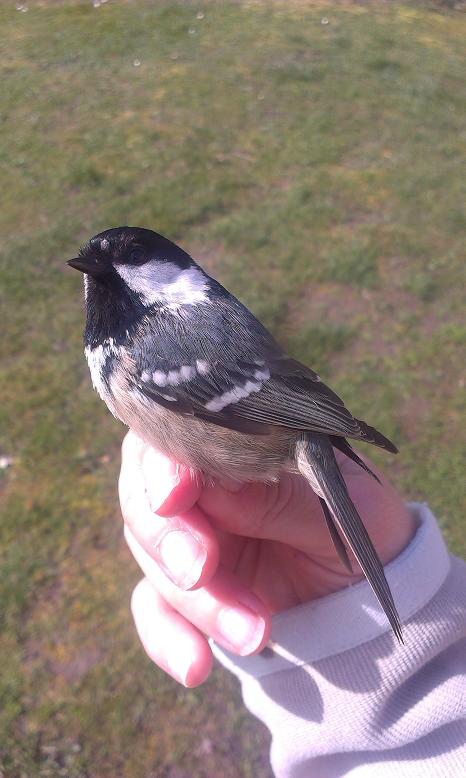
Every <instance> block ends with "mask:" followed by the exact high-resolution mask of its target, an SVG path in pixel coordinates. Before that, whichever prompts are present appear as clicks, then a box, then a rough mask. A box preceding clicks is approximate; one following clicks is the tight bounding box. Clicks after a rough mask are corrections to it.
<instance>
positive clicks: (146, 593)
mask: <svg viewBox="0 0 466 778" xmlns="http://www.w3.org/2000/svg"><path fill="white" fill-rule="evenodd" d="M131 611H132V613H133V618H134V622H135V625H136V629H137V632H138V635H139V638H140V640H141V643H142V645H143V646H144V650H145V651H146V653H147V655H148V656H149V657H150V659H152V661H153V662H155V664H156V665H158V666H159V667H160V668H161V669H162V670H165V672H166V673H168V674H169V675H171V676H172V678H174V679H175V681H178V682H179V683H182V684H183V685H184V686H187V687H193V686H199V684H201V683H203V682H204V681H205V680H206V678H207V677H208V675H209V674H210V671H211V669H212V661H213V657H212V651H211V649H210V646H209V644H208V642H207V640H206V638H205V637H204V636H203V635H201V633H200V632H199V630H197V629H196V628H195V627H193V625H192V624H190V623H189V621H187V620H186V619H185V618H183V616H181V615H180V614H179V613H177V612H176V611H175V610H174V609H173V608H172V607H171V606H170V605H169V604H168V603H167V602H166V601H165V600H164V599H163V598H162V597H161V596H160V594H159V593H158V592H157V591H156V589H154V588H153V587H152V586H151V585H150V583H149V581H148V580H147V578H143V579H142V581H140V582H139V583H138V585H137V586H136V588H135V589H134V592H133V596H132V598H131Z"/></svg>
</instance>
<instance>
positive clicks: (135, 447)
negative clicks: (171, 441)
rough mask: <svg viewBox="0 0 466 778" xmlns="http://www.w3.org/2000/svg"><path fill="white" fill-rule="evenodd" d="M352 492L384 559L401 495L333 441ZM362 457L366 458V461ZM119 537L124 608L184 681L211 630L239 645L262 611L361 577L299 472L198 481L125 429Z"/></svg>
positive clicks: (265, 625)
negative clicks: (125, 579) (127, 595)
mask: <svg viewBox="0 0 466 778" xmlns="http://www.w3.org/2000/svg"><path fill="white" fill-rule="evenodd" d="M337 458H338V461H339V465H340V468H341V470H342V473H343V476H344V478H345V481H346V483H347V486H348V490H349V493H350V495H351V498H352V500H353V502H354V504H355V506H356V508H357V510H358V512H359V513H360V515H361V517H362V519H363V520H364V523H365V524H366V527H367V529H368V531H369V534H370V535H371V538H372V541H373V543H374V545H375V547H376V549H377V552H378V554H379V556H380V558H381V560H382V562H383V563H384V564H386V563H387V562H389V561H390V560H391V559H393V558H394V557H396V556H397V555H398V554H399V553H400V551H401V550H402V549H403V548H404V547H405V546H406V545H407V543H408V542H409V540H410V539H411V537H412V535H413V534H414V526H413V520H412V518H411V516H410V514H409V513H408V511H407V510H406V508H405V506H404V504H403V502H402V500H401V498H400V496H399V495H398V493H397V492H396V491H395V490H394V489H393V487H392V486H391V485H390V484H389V483H388V482H387V481H386V479H384V478H383V476H382V475H381V474H380V473H377V474H378V476H379V478H380V479H381V481H382V485H380V484H378V483H377V482H376V481H375V479H373V478H372V477H371V476H369V475H368V474H367V473H365V472H364V471H363V470H362V469H361V468H360V467H358V466H357V465H355V464H354V463H353V462H352V461H351V460H350V459H348V458H347V457H346V456H344V455H340V454H339V452H337ZM371 467H373V465H371ZM119 490H120V501H121V508H122V513H123V517H124V520H125V538H126V540H127V543H128V545H129V548H130V550H131V552H132V554H133V556H134V558H135V559H136V562H137V563H138V564H139V566H140V567H141V570H142V571H143V573H144V575H145V578H144V579H143V580H142V581H140V583H139V584H138V585H137V586H136V588H135V590H134V592H133V597H132V611H133V616H134V619H135V623H136V628H137V630H138V633H139V636H140V638H141V641H142V643H143V645H144V648H145V650H146V652H147V653H148V655H149V656H150V657H151V659H152V660H153V661H154V662H155V663H156V664H158V665H159V666H160V667H161V668H163V669H164V670H165V671H166V672H168V673H169V674H170V675H171V676H172V677H173V678H175V679H176V680H178V681H180V682H181V683H183V684H184V685H186V686H197V685H198V684H200V683H202V682H203V681H204V680H205V679H206V678H207V676H208V675H209V672H210V670H211V666H212V651H211V648H210V646H209V643H208V638H209V637H212V638H214V640H215V641H216V642H218V643H219V644H220V645H222V646H224V647H225V648H227V649H228V650H230V651H232V652H234V653H236V654H239V655H242V656H245V655H248V654H252V653H256V652H258V651H260V650H261V649H262V648H263V647H264V646H265V644H266V643H267V640H268V638H269V634H270V629H271V616H272V614H274V613H277V612H280V611H282V610H286V609H288V608H291V607H293V606H294V605H298V604H299V603H303V602H307V601H309V600H312V599H315V598H317V597H322V596H324V595H326V594H329V593H331V592H334V591H337V590H338V589H341V588H343V587H345V586H347V585H348V584H349V583H354V582H355V581H358V580H360V579H361V577H362V574H361V570H360V569H359V567H358V565H357V562H356V561H355V559H354V557H353V555H352V554H351V553H350V558H351V561H352V564H353V574H350V573H349V572H348V571H347V570H346V568H345V567H344V566H343V565H342V563H341V562H340V560H339V558H338V556H337V554H336V552H335V549H334V547H333V544H332V541H331V539H330V536H329V534H328V530H327V526H326V523H325V520H324V517H323V513H322V509H321V507H320V503H319V500H318V498H317V496H316V495H315V494H314V492H313V491H312V490H311V488H310V487H309V485H308V484H307V482H306V481H305V480H304V479H303V478H302V477H301V476H299V475H290V474H287V473H284V474H283V476H282V477H281V478H280V481H279V482H278V483H276V484H261V483H254V484H247V485H244V486H240V485H238V484H236V483H234V482H232V483H230V484H217V483H216V484H214V485H210V486H209V485H203V484H202V482H201V480H200V479H199V478H197V477H196V476H195V474H193V473H192V472H190V471H189V470H188V469H186V468H184V467H182V466H179V465H177V464H176V463H173V462H171V461H170V460H168V459H167V458H166V457H164V456H163V455H162V454H161V453H160V452H158V451H155V450H154V449H152V448H150V447H149V446H148V445H146V444H145V443H143V442H142V441H141V440H139V439H138V438H137V437H136V436H135V435H134V433H132V432H129V433H128V434H127V435H126V438H125V440H124V442H123V454H122V468H121V474H120V482H119Z"/></svg>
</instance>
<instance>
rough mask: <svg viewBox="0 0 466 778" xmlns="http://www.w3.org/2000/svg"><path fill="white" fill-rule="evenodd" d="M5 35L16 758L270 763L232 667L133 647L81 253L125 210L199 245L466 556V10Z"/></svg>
mask: <svg viewBox="0 0 466 778" xmlns="http://www.w3.org/2000/svg"><path fill="white" fill-rule="evenodd" d="M199 12H202V13H203V14H204V17H203V18H202V19H199V18H197V14H198V13H199ZM323 17H327V18H328V19H329V23H328V24H322V23H321V20H322V18H323ZM0 28H1V36H2V40H1V44H0V45H1V49H0V53H1V56H0V67H1V71H2V73H1V76H2V84H3V89H2V93H1V97H0V101H1V102H0V115H1V141H0V142H1V145H0V168H1V174H2V208H1V209H0V229H1V234H2V243H3V252H2V268H1V281H2V283H1V287H2V289H1V309H2V338H1V351H2V354H1V388H2V403H1V405H0V430H1V439H0V455H7V456H10V457H12V458H13V465H12V466H11V467H10V468H8V469H7V470H5V471H3V473H2V477H1V480H0V495H1V500H2V509H1V519H0V564H1V576H0V620H1V636H0V652H1V655H2V665H1V668H0V699H1V700H2V706H1V711H0V772H1V771H3V775H4V776H5V777H6V778H16V777H18V778H19V776H27V777H28V778H33V777H34V776H57V775H66V776H71V778H74V777H76V778H78V777H79V778H84V777H87V776H90V778H105V776H109V777H110V776H112V777H113V776H119V778H150V777H151V776H154V777H155V776H157V778H165V777H166V778H175V776H176V778H183V777H184V776H193V775H195V776H196V778H197V777H198V776H199V778H203V777H205V778H211V777H212V776H218V775H222V776H225V778H237V777H238V776H241V778H243V777H244V778H249V776H251V777H252V776H254V778H264V777H265V776H268V775H269V774H270V773H269V768H268V766H267V742H268V740H267V735H266V734H265V732H264V731H263V729H262V728H261V727H260V726H259V725H258V724H256V723H255V722H254V721H253V720H252V719H251V718H250V717H249V716H247V715H246V713H244V711H243V709H242V706H241V703H240V701H239V696H238V692H237V689H236V685H235V684H234V682H233V681H232V680H231V679H229V678H228V677H227V676H226V675H225V674H223V673H222V672H220V671H217V672H216V674H215V676H214V677H213V679H212V680H211V681H209V683H208V684H207V685H206V686H205V687H203V688H201V689H199V690H197V691H190V692H187V691H185V690H181V689H179V688H177V686H176V685H175V683H174V682H172V681H170V680H169V679H167V678H166V677H164V676H163V674H162V673H161V672H159V671H157V670H155V669H154V668H153V666H151V664H150V662H149V660H147V659H146V658H145V657H144V656H143V653H142V651H141V649H140V647H139V645H138V641H137V639H136V637H135V635H134V632H133V628H132V625H131V620H130V616H129V611H128V600H129V595H130V591H131V586H132V584H133V583H134V582H135V581H136V579H137V571H136V569H135V566H134V564H133V563H132V562H131V561H130V559H129V555H128V553H127V551H126V550H125V548H124V546H123V543H122V536H121V526H120V520H119V514H118V507H117V502H116V487H115V483H116V478H117V472H118V459H119V442H120V439H121V437H122V432H123V430H122V428H121V426H119V425H118V424H117V423H116V422H115V421H114V420H112V418H111V417H110V415H109V414H108V413H107V412H106V411H105V408H104V406H103V405H102V404H101V402H100V401H99V400H98V398H97V397H96V396H95V395H94V394H93V393H92V390H91V387H90V381H89V377H88V374H87V368H86V365H85V363H84V359H83V356H82V343H81V331H82V323H83V310H82V292H81V287H80V282H79V279H78V278H77V277H76V274H74V273H72V272H70V271H69V270H68V269H66V268H65V267H64V261H65V260H66V259H67V258H68V257H71V256H74V254H75V252H76V250H77V248H78V246H79V245H80V244H82V243H83V242H84V241H85V240H86V239H87V238H88V237H89V236H90V235H92V234H94V233H96V232H98V231H99V230H102V229H104V228H106V227H109V226H116V225H118V224H137V225H144V226H149V227H153V228H155V229H157V230H158V231H160V232H162V233H165V234H167V235H168V236H170V237H172V238H174V239H176V240H179V241H180V242H181V243H182V244H183V245H184V246H185V247H186V248H187V249H188V250H190V251H191V252H192V253H193V254H194V255H195V256H196V257H197V258H198V259H199V260H200V261H201V262H204V264H205V266H206V267H207V268H208V269H209V270H211V271H212V272H214V273H215V274H217V275H218V276H219V278H220V279H221V280H222V281H224V282H225V283H226V284H227V285H228V286H229V287H230V288H231V289H232V290H233V291H234V292H235V293H236V294H237V295H238V296H240V297H241V298H242V299H243V300H244V301H245V302H246V303H247V304H249V305H250V306H251V307H252V308H253V309H254V311H255V312H256V313H258V314H259V315H260V316H261V317H263V319H264V320H265V322H266V323H267V324H268V325H269V326H270V327H272V328H273V330H274V332H275V333H276V334H277V336H279V337H280V338H281V339H282V340H283V342H284V343H286V345H287V347H288V348H289V349H290V350H292V351H293V353H294V354H295V355H296V356H298V357H301V358H303V359H306V360H308V361H310V362H311V363H312V365H313V367H315V368H316V369H317V370H318V372H319V373H320V374H321V375H322V376H323V377H324V378H326V379H327V380H329V381H330V382H331V384H332V385H333V386H334V387H335V388H336V389H337V390H338V391H339V392H340V393H341V394H342V395H343V397H344V398H345V399H346V400H347V402H348V404H349V405H350V407H351V408H352V410H353V411H354V412H355V413H356V414H359V415H361V416H362V417H364V418H367V419H368V421H372V423H375V424H377V426H379V427H380V428H381V429H382V430H384V431H385V432H386V434H388V435H389V436H392V437H393V438H394V439H395V440H396V441H397V442H398V443H399V445H400V448H401V454H400V455H399V457H398V458H389V457H383V455H382V456H377V452H376V456H377V460H378V461H379V462H383V463H384V465H385V468H386V469H387V470H388V471H389V473H390V474H391V476H392V478H393V479H394V480H395V482H396V483H397V484H398V485H399V487H400V488H401V489H402V490H403V491H404V493H405V494H406V496H407V497H409V498H416V499H423V500H428V501H429V503H430V504H431V505H432V507H433V508H434V509H435V511H436V512H437V515H438V516H439V517H440V519H441V521H442V524H443V526H444V528H445V530H446V533H447V536H448V539H449V540H450V542H451V545H452V547H453V548H454V549H455V550H456V551H457V552H459V553H464V552H465V550H466V549H465V545H464V532H462V531H461V521H462V518H463V516H464V508H465V506H464V495H463V478H464V461H465V455H466V444H465V438H464V434H463V435H462V434H461V430H464V423H465V420H466V419H465V417H466V412H465V404H464V376H463V372H462V371H463V370H464V340H465V331H464V326H462V324H461V313H462V310H463V307H462V306H464V295H463V292H462V286H463V288H464V281H465V272H464V258H462V256H461V253H460V247H461V238H462V235H463V232H464V212H463V210H462V203H463V202H464V195H465V192H464V189H465V185H464V176H463V175H462V174H461V169H460V165H459V161H460V158H461V154H462V149H461V132H462V131H463V129H464V127H463V121H464V76H463V73H464V58H463V57H462V47H463V41H464V37H465V33H466V23H465V19H464V17H462V16H461V15H460V14H459V13H457V12H454V11H449V10H442V9H441V7H438V6H437V7H434V6H432V5H423V4H422V3H417V4H416V5H414V6H413V5H412V4H405V5H396V4H385V5H383V6H379V5H378V4H374V5H364V6H361V5H359V4H355V5H352V4H351V3H349V2H348V3H343V4H338V5H334V4H324V3H322V4H319V3H309V4H303V3H296V4H295V3H293V2H288V3H282V4H279V3H273V4H272V3H266V2H255V3H236V2H223V3H209V2H203V0H201V2H199V3H191V2H168V1H167V2H160V3H152V2H142V1H140V2H139V1H138V2H113V3H108V4H105V5H103V6H101V7H100V8H93V7H92V4H91V3H90V2H89V1H88V0H86V1H84V0H82V1H79V0H68V1H63V2H52V1H51V0H50V2H41V3H39V2H37V3H35V2H32V0H31V2H30V3H29V10H28V12H27V13H21V12H18V11H16V10H15V4H14V3H11V4H6V3H4V4H2V6H1V8H0ZM138 62H139V63H140V64H139V65H138V64H137V63H138ZM462 111H463V113H462Z"/></svg>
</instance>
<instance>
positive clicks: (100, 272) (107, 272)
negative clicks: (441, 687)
mask: <svg viewBox="0 0 466 778" xmlns="http://www.w3.org/2000/svg"><path fill="white" fill-rule="evenodd" d="M68 265H69V266H70V267H72V268H74V269H76V270H78V271H80V272H82V273H83V274H84V297H85V308H86V325H85V329H84V345H85V349H84V350H85V355H86V358H87V362H88V366H89V370H90V374H91V378H92V383H93V386H94V388H95V389H96V391H97V392H98V394H99V395H100V397H101V398H102V400H103V401H104V402H105V403H106V405H107V406H108V408H109V410H110V411H111V412H112V414H113V415H114V416H115V417H116V418H117V419H119V420H120V421H122V422H123V423H124V424H126V425H127V426H128V427H129V428H130V429H132V430H133V431H134V432H135V433H136V434H137V435H138V436H139V437H140V438H142V439H143V440H145V441H146V442H147V443H149V444H150V445H152V446H154V447H156V448H157V449H159V450H160V451H162V452H163V453H165V454H166V455H167V456H169V457H171V458H173V459H174V460H175V461H177V462H178V463H180V464H182V465H185V466H187V467H189V468H191V469H192V470H193V471H195V472H196V473H200V474H202V476H203V477H204V478H206V479H210V480H212V481H215V479H225V478H226V479H229V480H230V481H231V480H232V479H233V480H236V481H238V482H240V483H247V482H251V481H263V482H273V481H274V480H277V479H279V477H280V473H282V472H283V471H289V472H293V473H300V474H301V475H302V476H304V478H305V479H306V480H307V482H308V483H309V484H310V486H311V487H312V489H313V490H314V492H315V493H316V494H317V495H318V497H319V500H320V504H321V507H322V512H323V520H325V522H326V524H327V528H328V531H329V533H330V536H331V538H332V541H333V544H334V546H335V549H336V552H337V553H338V556H339V557H340V559H341V561H342V562H343V564H344V565H345V566H346V567H347V568H348V569H349V570H350V571H351V569H352V568H351V562H350V559H349V555H348V551H347V546H349V548H351V550H352V551H353V554H354V556H355V558H356V559H357V561H358V563H359V565H360V567H361V569H362V571H363V573H364V575H365V576H366V579H367V581H368V582H369V584H370V586H371V587H372V590H373V592H374V594H375V596H376V598H377V599H378V601H379V603H380V605H381V606H382V608H383V610H384V612H385V614H386V616H387V619H388V622H389V624H390V626H391V628H392V630H393V633H394V634H395V636H396V638H397V639H398V641H399V642H400V643H402V642H403V636H402V627H401V621H400V617H399V615H398V612H397V609H396V606H395V603H394V599H393V596H392V593H391V590H390V587H389V584H388V582H387V579H386V577H385V573H384V568H383V565H382V562H381V561H380V559H379V557H378V555H377V552H376V550H375V548H374V546H373V543H372V541H371V539H370V536H369V534H368V532H367V529H366V527H365V526H364V523H363V521H362V519H361V517H360V516H359V514H358V511H357V509H356V507H355V506H354V504H353V502H352V500H351V498H350V496H349V494H348V490H347V487H346V483H345V480H344V478H343V476H342V474H341V471H340V468H339V465H338V463H337V459H336V457H335V449H337V450H339V451H341V452H343V454H345V455H346V456H348V457H350V459H352V460H353V461H354V462H356V463H357V464H358V465H359V466H360V467H361V468H363V469H364V470H365V471H366V472H368V473H370V475H372V476H373V477H374V478H376V480H379V479H378V477H377V476H376V475H375V474H374V473H373V472H372V470H371V469H370V468H369V466H368V465H367V464H366V463H365V462H364V461H363V460H362V459H361V458H360V457H359V455H358V454H357V453H356V451H355V450H354V449H353V446H352V445H351V443H350V442H349V441H348V438H349V439H350V440H356V441H364V442H367V443H372V444H374V445H376V446H379V447H380V448H382V449H385V450H387V451H389V452H391V453H397V448H396V447H395V445H394V444H393V443H392V442H391V441H390V440H389V439H388V438H386V437H385V436H384V435H382V433H380V432H379V431H378V430H376V429H375V428H374V427H371V426H369V425H368V424H366V423H365V422H364V421H362V420H360V419H357V418H356V417H354V416H353V415H352V414H351V413H350V411H349V410H348V409H347V408H346V407H345V405H344V403H343V401H342V400H341V399H340V397H339V396H338V395H337V394H335V392H334V391H333V390H332V389H331V388H329V387H328V386H327V385H326V384H325V383H324V382H323V381H322V380H321V378H320V377H319V376H318V375H317V373H315V372H314V371H313V370H312V369H311V368H309V367H306V366H305V365H304V364H302V363H301V362H299V361H298V360H296V359H294V358H293V357H291V356H289V355H288V354H287V353H286V352H285V351H284V350H283V349H282V347H281V346H280V345H279V344H278V342H277V341H276V340H275V338H274V337H273V335H272V334H271V333H270V332H269V331H268V330H267V329H266V328H265V327H264V325H263V324H261V322H260V321H259V320H258V319H257V318H256V317H255V316H254V315H253V313H252V312H251V311H250V310H249V309H248V308H247V307H246V306H245V305H243V304H242V303H241V302H240V301H239V300H238V299H237V298H236V297H235V296H234V295H233V294H231V293H230V292H229V291H228V290H227V289H226V288H225V287H224V286H222V285H221V284H220V283H219V282H218V281H217V280H216V279H214V278H213V277H212V276H210V275H208V274H207V273H206V272H205V271H204V270H203V269H202V267H201V266H200V265H199V264H198V263H197V262H196V261H195V260H194V259H193V258H192V257H191V256H190V255H189V254H188V253H187V252H186V251H184V249H182V248H181V247H180V246H178V245H177V244H176V243H173V242H172V241H171V240H169V239H168V238H166V237H164V236H163V235H160V234H159V233H157V232H154V231H152V230H150V229H146V228H143V227H128V226H125V227H115V228H111V229H107V230H105V231H103V232H100V233H99V234H98V235H95V236H94V237H93V238H91V239H90V240H89V241H88V242H87V243H86V244H85V245H84V246H83V247H82V248H81V249H80V251H79V253H78V256H76V257H74V258H73V259H70V260H69V261H68Z"/></svg>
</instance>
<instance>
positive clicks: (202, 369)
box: [196, 359, 210, 375]
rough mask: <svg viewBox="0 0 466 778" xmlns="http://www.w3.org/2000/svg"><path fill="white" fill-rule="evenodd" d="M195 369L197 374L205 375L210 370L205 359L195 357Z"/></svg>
mask: <svg viewBox="0 0 466 778" xmlns="http://www.w3.org/2000/svg"><path fill="white" fill-rule="evenodd" d="M196 370H197V372H198V373H199V375H207V373H208V372H209V370H210V365H209V363H208V362H206V360H205V359H196Z"/></svg>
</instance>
